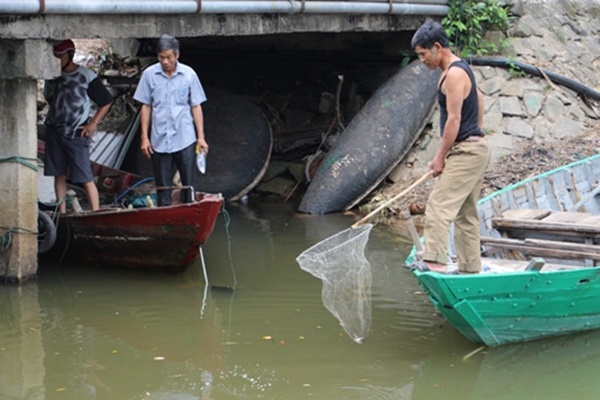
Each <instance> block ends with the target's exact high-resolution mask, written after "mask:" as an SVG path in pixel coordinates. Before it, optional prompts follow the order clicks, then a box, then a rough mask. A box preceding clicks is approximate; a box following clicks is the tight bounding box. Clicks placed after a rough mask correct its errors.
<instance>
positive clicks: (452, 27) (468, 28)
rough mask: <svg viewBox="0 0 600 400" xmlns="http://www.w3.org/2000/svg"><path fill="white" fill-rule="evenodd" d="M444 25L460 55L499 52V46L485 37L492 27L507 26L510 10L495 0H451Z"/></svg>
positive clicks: (506, 27) (503, 27)
mask: <svg viewBox="0 0 600 400" xmlns="http://www.w3.org/2000/svg"><path fill="white" fill-rule="evenodd" d="M448 6H449V10H448V14H447V15H446V16H445V17H444V18H443V19H442V22H441V23H442V26H443V27H444V29H446V33H447V34H448V37H449V38H450V44H451V46H452V47H453V48H454V49H456V51H457V52H458V54H459V55H460V56H461V57H467V56H472V55H486V54H488V53H490V52H497V51H498V49H497V48H496V45H495V44H494V43H492V42H489V41H486V40H484V35H485V32H487V31H488V30H490V29H496V30H501V31H506V29H508V26H509V23H508V10H507V8H506V7H505V6H503V5H502V4H501V3H500V2H498V1H496V0H479V1H478V0H467V1H459V0H450V1H449V2H448Z"/></svg>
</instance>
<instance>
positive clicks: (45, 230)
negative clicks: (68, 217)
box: [38, 210, 56, 254]
mask: <svg viewBox="0 0 600 400" xmlns="http://www.w3.org/2000/svg"><path fill="white" fill-rule="evenodd" d="M54 243H56V225H55V224H54V221H52V218H50V216H49V215H48V214H46V213H45V212H43V211H39V210H38V254H44V253H47V252H48V251H50V250H51V249H52V247H54Z"/></svg>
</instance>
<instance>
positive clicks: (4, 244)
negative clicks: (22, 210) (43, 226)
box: [0, 226, 38, 253]
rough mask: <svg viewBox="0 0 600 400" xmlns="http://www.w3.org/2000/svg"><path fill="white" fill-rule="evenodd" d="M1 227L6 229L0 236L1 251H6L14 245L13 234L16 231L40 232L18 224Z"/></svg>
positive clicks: (34, 233)
mask: <svg viewBox="0 0 600 400" xmlns="http://www.w3.org/2000/svg"><path fill="white" fill-rule="evenodd" d="M0 229H6V232H4V235H2V236H1V237H0V253H4V252H5V251H6V250H8V248H9V247H10V246H11V245H12V236H13V234H15V233H22V234H29V235H37V234H38V232H36V231H33V230H31V229H27V228H20V227H18V226H11V227H5V226H0Z"/></svg>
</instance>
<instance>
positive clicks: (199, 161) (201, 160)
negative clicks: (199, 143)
mask: <svg viewBox="0 0 600 400" xmlns="http://www.w3.org/2000/svg"><path fill="white" fill-rule="evenodd" d="M196 154H197V155H196V166H197V167H198V171H200V173H202V174H203V173H205V172H206V155H205V154H204V150H200V151H199V149H198V148H197V147H196Z"/></svg>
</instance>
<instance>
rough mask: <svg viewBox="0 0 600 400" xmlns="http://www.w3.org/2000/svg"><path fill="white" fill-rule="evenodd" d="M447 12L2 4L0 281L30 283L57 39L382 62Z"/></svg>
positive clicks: (72, 0) (423, 3) (289, 1)
mask: <svg viewBox="0 0 600 400" xmlns="http://www.w3.org/2000/svg"><path fill="white" fill-rule="evenodd" d="M447 11H448V6H447V0H413V1H393V0H389V1H384V0H381V1H377V0H372V1H312V0H301V1H297V0H254V1H241V0H204V1H203V0H18V1H17V0H0V51H1V53H2V54H3V57H2V58H1V59H0V97H2V101H1V102H0V116H1V117H0V279H1V280H2V281H4V282H22V281H26V280H28V279H30V278H33V277H35V275H36V274H37V234H36V232H37V198H38V193H37V180H38V172H37V171H36V154H37V153H36V152H37V127H36V119H37V107H36V99H37V97H36V96H37V85H38V80H40V79H51V78H54V77H57V76H59V75H60V68H59V64H58V61H57V59H55V58H54V57H53V55H52V44H53V43H54V42H56V41H57V40H62V39H65V38H78V39H92V38H102V39H108V40H110V41H111V42H112V43H113V46H115V47H117V48H120V49H121V52H123V53H127V52H131V53H134V52H135V51H137V50H138V49H139V46H140V43H143V42H144V41H145V40H151V39H154V38H157V37H160V35H162V34H163V33H169V34H171V35H173V36H176V37H178V38H180V39H182V49H183V48H184V46H186V44H187V46H188V48H189V47H192V46H200V47H203V46H205V45H206V44H210V46H211V47H212V48H219V49H228V50H229V51H230V52H232V53H235V52H236V51H240V50H244V49H245V50H246V51H254V50H256V49H258V48H261V47H263V48H264V47H268V48H269V49H270V50H275V51H277V50H279V51H296V50H298V49H301V50H302V51H304V52H305V53H306V52H311V51H314V52H319V51H329V52H331V51H337V52H339V54H346V55H347V54H361V53H368V54H369V56H370V57H373V56H374V55H375V57H377V56H380V57H383V58H385V57H392V56H393V55H397V54H398V53H399V52H400V51H402V50H410V37H411V36H412V33H413V32H414V30H415V29H416V28H418V26H419V25H420V24H421V23H422V22H423V21H424V20H425V18H427V17H431V18H433V19H440V18H441V17H443V16H444V15H446V13H447ZM392 59H393V57H392Z"/></svg>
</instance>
